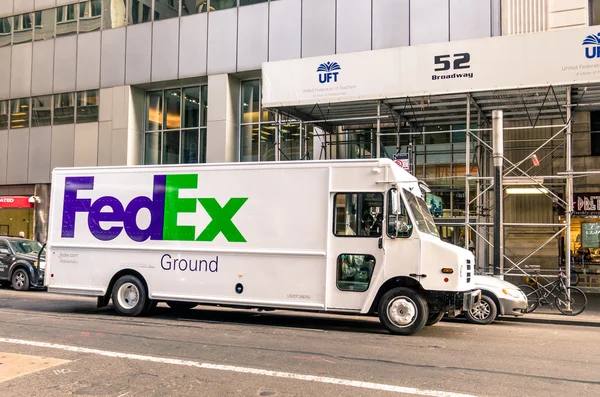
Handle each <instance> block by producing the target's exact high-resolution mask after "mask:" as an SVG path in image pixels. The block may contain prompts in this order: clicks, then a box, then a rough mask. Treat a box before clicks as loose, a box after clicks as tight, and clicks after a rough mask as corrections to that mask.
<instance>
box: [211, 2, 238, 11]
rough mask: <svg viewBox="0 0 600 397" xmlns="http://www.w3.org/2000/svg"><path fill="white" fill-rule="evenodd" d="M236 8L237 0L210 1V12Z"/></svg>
mask: <svg viewBox="0 0 600 397" xmlns="http://www.w3.org/2000/svg"><path fill="white" fill-rule="evenodd" d="M235 7H237V0H210V11H218V10H226V9H228V8H235Z"/></svg>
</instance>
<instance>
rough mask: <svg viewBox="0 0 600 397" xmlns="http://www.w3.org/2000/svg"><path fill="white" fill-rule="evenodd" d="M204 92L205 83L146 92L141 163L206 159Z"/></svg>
mask: <svg viewBox="0 0 600 397" xmlns="http://www.w3.org/2000/svg"><path fill="white" fill-rule="evenodd" d="M207 93H208V89H207V86H200V87H199V86H195V87H185V88H176V89H168V90H164V91H151V92H148V93H146V114H147V116H146V124H145V132H146V135H145V154H144V163H145V164H190V163H204V162H206V107H207V102H206V98H207ZM163 106H164V110H163ZM201 119H202V120H201ZM154 132H156V134H154Z"/></svg>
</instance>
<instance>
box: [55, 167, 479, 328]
mask: <svg viewBox="0 0 600 397" xmlns="http://www.w3.org/2000/svg"><path fill="white" fill-rule="evenodd" d="M51 197H52V199H51V207H50V221H49V225H50V230H49V238H48V245H47V255H46V258H47V267H46V275H47V276H46V285H47V287H48V290H49V291H50V292H56V293H64V294H76V295H87V296H95V297H98V305H99V306H106V305H107V304H108V302H109V300H110V299H111V298H112V301H113V304H114V306H115V308H116V310H117V311H118V312H119V313H121V314H124V315H130V316H135V315H139V314H142V313H144V312H146V311H148V310H149V309H151V308H152V307H153V306H154V305H156V303H157V302H166V303H167V304H168V305H169V306H171V307H173V308H180V309H182V308H191V307H194V306H196V305H197V304H209V305H222V306H234V307H245V308H263V309H295V310H309V311H324V312H332V313H350V314H378V315H379V318H380V320H381V322H382V323H383V325H384V326H385V327H386V328H387V329H388V330H389V331H390V332H392V333H395V334H404V335H409V334H413V333H415V332H417V331H419V330H420V329H421V328H423V326H425V325H431V324H434V323H435V322H437V321H439V320H440V319H441V317H442V316H443V315H444V314H445V313H449V315H451V316H452V315H457V314H460V312H462V311H465V310H469V309H471V307H472V305H473V301H474V299H477V298H476V297H477V296H478V295H479V291H477V290H475V289H474V286H473V270H474V268H473V266H474V260H473V255H472V254H471V253H470V252H469V251H467V250H464V249H462V248H459V247H456V246H453V245H450V244H447V243H444V242H442V241H441V240H440V239H439V236H438V233H437V229H436V227H435V225H434V223H433V219H432V218H431V215H430V213H429V211H428V209H427V205H426V203H425V201H424V200H423V198H422V194H421V191H420V189H419V185H418V181H417V180H416V179H415V178H414V177H413V176H411V175H410V174H408V173H407V172H406V171H404V170H403V169H402V168H401V167H399V166H398V165H396V164H395V163H394V162H393V161H391V160H388V159H380V160H358V161H313V162H278V163H253V164H241V163H237V164H215V165H210V164H209V165H198V164H197V165H177V166H139V167H106V168H102V167H95V168H65V169H56V170H54V173H53V177H52V196H51Z"/></svg>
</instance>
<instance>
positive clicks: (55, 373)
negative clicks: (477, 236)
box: [0, 289, 600, 397]
mask: <svg viewBox="0 0 600 397" xmlns="http://www.w3.org/2000/svg"><path fill="white" fill-rule="evenodd" d="M598 336H599V333H598V329H597V328H595V327H584V326H565V325H546V324H531V323H516V322H497V323H494V324H492V325H488V326H474V325H471V324H468V323H466V322H463V321H460V320H452V321H442V322H441V323H439V324H437V325H435V326H433V327H427V328H426V329H425V330H424V331H422V332H421V333H419V334H417V335H414V336H410V337H398V336H392V335H390V334H388V333H387V332H386V331H385V330H384V329H383V328H382V327H381V326H380V325H379V322H378V321H377V320H376V319H371V318H359V317H342V316H328V315H320V314H306V313H291V312H279V311H276V312H261V313H259V312H256V311H243V310H230V309H220V308H211V307H199V308H196V309H194V310H191V311H188V312H185V313H176V312H174V311H172V310H170V309H169V308H167V307H166V306H163V305H159V307H158V308H157V309H156V311H155V312H154V313H153V314H152V315H150V316H147V317H142V318H127V317H121V316H118V315H117V314H116V313H115V312H114V311H113V309H112V307H108V308H103V309H96V308H95V300H93V299H89V298H80V297H70V296H62V295H53V294H48V293H46V292H40V291H33V292H26V293H23V292H21V293H19V292H15V291H12V290H10V289H0V396H45V397H53V396H115V397H125V396H129V397H132V396H144V397H145V396H392V395H394V396H398V395H400V396H402V395H405V396H409V395H438V396H448V397H458V396H457V394H466V395H476V396H573V395H576V396H578V397H579V396H598V395H600V371H599V368H600V354H598V352H600V338H599V337H598ZM17 375H20V376H17ZM444 393H446V394H444Z"/></svg>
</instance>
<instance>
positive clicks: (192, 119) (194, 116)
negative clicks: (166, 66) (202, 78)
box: [182, 87, 200, 128]
mask: <svg viewBox="0 0 600 397" xmlns="http://www.w3.org/2000/svg"><path fill="white" fill-rule="evenodd" d="M199 125H200V88H199V87H191V88H184V89H183V126H182V128H198V126H199Z"/></svg>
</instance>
